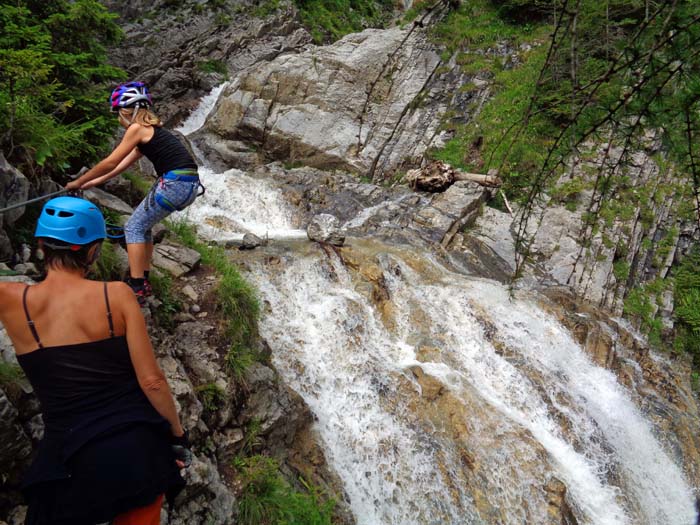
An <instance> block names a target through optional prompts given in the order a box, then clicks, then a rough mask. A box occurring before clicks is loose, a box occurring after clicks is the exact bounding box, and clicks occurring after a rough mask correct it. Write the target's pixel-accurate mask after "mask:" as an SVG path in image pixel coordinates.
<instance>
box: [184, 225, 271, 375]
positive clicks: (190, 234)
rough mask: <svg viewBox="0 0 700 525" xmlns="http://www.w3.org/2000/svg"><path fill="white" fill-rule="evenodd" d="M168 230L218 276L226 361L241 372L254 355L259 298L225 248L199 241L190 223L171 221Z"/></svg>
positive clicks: (234, 370)
mask: <svg viewBox="0 0 700 525" xmlns="http://www.w3.org/2000/svg"><path fill="white" fill-rule="evenodd" d="M170 228H171V230H172V231H173V232H174V233H175V234H176V235H177V236H178V238H179V239H180V241H181V242H182V243H183V244H184V245H185V246H187V247H189V248H192V249H194V250H197V251H198V252H199V254H200V255H201V256H202V262H203V263H204V264H206V265H207V266H210V267H212V268H213V269H214V270H215V271H216V273H217V274H218V276H219V284H218V287H217V302H218V308H220V310H221V312H222V315H223V317H224V319H226V323H227V324H226V328H225V333H226V337H227V338H228V341H229V352H228V354H227V365H228V366H230V367H231V368H230V370H231V371H232V372H234V375H236V376H240V375H242V369H243V370H244V368H245V365H246V363H248V362H249V361H250V359H251V358H252V357H253V356H257V357H259V356H258V354H257V353H255V352H254V351H253V350H252V349H253V348H254V347H255V343H256V339H257V336H258V320H259V318H260V302H259V301H258V298H257V294H256V291H255V289H254V288H253V287H252V286H251V285H250V283H248V282H247V281H246V280H245V279H244V278H243V277H242V276H241V274H240V272H239V271H238V269H237V268H236V266H235V265H234V264H233V263H232V262H231V261H230V260H229V258H228V256H227V255H226V251H225V250H224V249H223V248H221V247H219V246H209V245H206V244H204V243H202V242H200V241H199V239H198V238H197V232H196V230H195V229H194V227H193V226H191V225H189V224H187V223H185V222H178V223H171V224H170Z"/></svg>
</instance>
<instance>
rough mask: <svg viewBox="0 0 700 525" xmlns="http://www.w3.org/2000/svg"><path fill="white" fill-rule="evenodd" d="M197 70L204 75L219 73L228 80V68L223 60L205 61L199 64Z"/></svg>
mask: <svg viewBox="0 0 700 525" xmlns="http://www.w3.org/2000/svg"><path fill="white" fill-rule="evenodd" d="M197 68H199V70H200V71H203V72H204V73H218V74H219V75H223V77H224V78H226V79H228V68H227V67H226V63H225V62H224V61H222V60H204V61H202V62H197Z"/></svg>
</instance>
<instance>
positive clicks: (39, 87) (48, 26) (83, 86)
mask: <svg viewBox="0 0 700 525" xmlns="http://www.w3.org/2000/svg"><path fill="white" fill-rule="evenodd" d="M115 18H116V15H112V14H110V13H108V12H107V10H106V9H105V8H104V6H102V5H101V4H100V3H99V2H98V1H97V0H72V1H68V0H55V1H51V2H33V1H28V0H18V1H17V2H12V3H10V2H3V3H2V4H1V5H0V27H2V31H0V129H2V130H3V132H2V134H1V135H0V146H1V147H2V150H3V152H4V153H5V156H6V157H7V158H8V160H9V161H10V162H11V163H13V164H14V165H17V166H18V167H19V168H20V169H22V170H23V171H25V173H28V174H38V173H42V172H44V171H45V170H49V172H53V171H63V170H68V169H73V170H77V168H79V167H80V166H82V165H83V164H84V163H85V162H86V161H87V162H89V161H90V160H91V159H96V158H97V157H98V156H99V154H100V153H101V152H102V147H104V146H106V144H107V142H108V140H109V138H110V137H111V134H112V131H113V129H114V125H115V120H114V117H112V116H110V115H109V111H108V104H107V90H106V89H105V85H104V84H105V83H109V82H114V81H116V80H118V79H123V78H124V73H123V72H122V71H121V70H119V69H117V68H115V67H112V66H110V65H108V64H107V62H106V51H105V46H107V45H111V44H115V43H116V42H118V41H119V39H120V38H121V35H122V33H121V30H120V29H119V27H118V26H117V25H116V23H115V21H114V20H115Z"/></svg>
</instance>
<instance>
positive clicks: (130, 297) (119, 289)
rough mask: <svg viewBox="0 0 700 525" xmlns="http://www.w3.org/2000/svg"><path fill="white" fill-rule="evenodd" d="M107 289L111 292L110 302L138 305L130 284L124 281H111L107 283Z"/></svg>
mask: <svg viewBox="0 0 700 525" xmlns="http://www.w3.org/2000/svg"><path fill="white" fill-rule="evenodd" d="M107 291H108V292H109V298H110V302H113V303H115V304H119V305H122V306H127V307H128V305H130V304H131V303H135V304H136V306H137V307H138V302H137V301H136V296H135V295H134V292H133V290H132V289H131V287H130V286H129V285H128V284H126V283H124V282H122V281H110V282H108V283H107Z"/></svg>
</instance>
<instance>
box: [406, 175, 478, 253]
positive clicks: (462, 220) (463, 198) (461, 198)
mask: <svg viewBox="0 0 700 525" xmlns="http://www.w3.org/2000/svg"><path fill="white" fill-rule="evenodd" d="M489 196H490V193H489V191H488V190H486V189H484V188H483V187H481V186H479V185H478V184H475V183H473V182H456V183H455V184H453V185H452V186H450V187H449V188H448V189H447V190H446V191H445V192H443V193H438V194H436V195H434V196H433V197H432V199H431V200H430V204H429V205H428V206H425V207H423V208H421V209H420V210H418V211H417V212H416V214H415V216H414V217H413V224H412V227H414V228H416V229H420V230H421V234H422V235H424V236H427V237H428V238H429V239H430V240H431V241H433V242H438V243H440V244H442V245H443V246H448V245H449V244H450V242H451V241H452V239H453V237H454V236H455V234H456V233H457V232H458V231H459V230H460V229H462V228H464V227H466V226H469V225H470V224H472V223H473V222H474V221H475V220H476V218H477V216H478V215H479V213H480V211H481V206H482V204H483V203H484V202H485V201H486V200H487V198H488V197H489Z"/></svg>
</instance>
